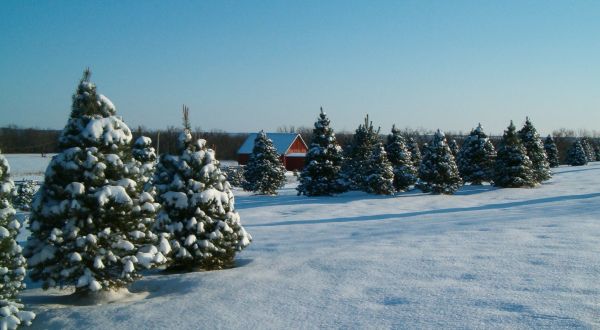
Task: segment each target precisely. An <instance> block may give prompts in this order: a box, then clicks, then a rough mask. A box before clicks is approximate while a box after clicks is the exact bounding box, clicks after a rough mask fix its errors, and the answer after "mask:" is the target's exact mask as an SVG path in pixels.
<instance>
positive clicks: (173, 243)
mask: <svg viewBox="0 0 600 330" xmlns="http://www.w3.org/2000/svg"><path fill="white" fill-rule="evenodd" d="M186 112H187V108H186V107H184V117H187V114H185V113H186ZM177 150H178V153H177V155H161V156H160V161H159V164H158V166H157V169H156V174H155V177H154V180H153V181H154V183H155V186H156V189H157V195H158V198H157V200H158V201H159V202H160V204H161V210H160V212H159V214H158V216H157V221H156V231H157V232H158V233H159V234H160V235H161V236H162V237H168V239H169V242H170V248H172V251H171V252H170V253H169V254H168V258H169V263H168V264H169V266H170V267H172V268H185V269H193V268H196V267H198V268H203V269H222V268H227V267H231V266H233V259H234V257H235V254H236V253H237V252H239V251H241V250H242V249H244V248H245V247H246V246H248V245H249V244H250V241H251V240H252V237H251V236H250V235H249V234H248V233H247V232H246V230H245V229H244V227H242V224H241V221H240V216H239V214H238V213H237V212H236V211H235V209H234V196H233V193H232V191H231V186H230V185H229V182H227V179H226V177H225V175H224V174H223V173H222V172H221V169H220V166H219V161H217V159H216V157H215V152H214V151H213V150H212V149H208V148H207V147H206V141H205V140H203V139H198V140H195V139H193V138H192V135H191V132H190V129H189V126H188V125H185V124H184V130H183V132H182V133H181V134H180V135H179V139H178V143H177Z"/></svg>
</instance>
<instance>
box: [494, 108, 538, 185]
mask: <svg viewBox="0 0 600 330" xmlns="http://www.w3.org/2000/svg"><path fill="white" fill-rule="evenodd" d="M532 166H533V165H532V163H531V160H529V157H527V150H525V147H524V146H523V143H522V142H521V139H520V138H519V136H518V134H517V132H516V128H515V125H514V124H513V122H512V120H511V121H510V125H509V126H508V129H507V130H506V131H504V135H503V136H502V141H500V144H499V146H498V151H497V155H496V163H495V165H494V185H495V186H498V187H505V188H519V187H533V186H535V184H536V182H537V181H536V179H535V176H534V173H533V170H532Z"/></svg>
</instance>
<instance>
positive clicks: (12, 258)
mask: <svg viewBox="0 0 600 330" xmlns="http://www.w3.org/2000/svg"><path fill="white" fill-rule="evenodd" d="M13 189H14V183H13V181H12V180H11V179H10V167H9V165H8V162H7V161H6V158H4V156H3V155H2V154H0V274H2V277H1V278H0V311H1V313H0V329H16V328H17V326H18V325H21V324H23V325H30V324H31V321H32V320H33V318H34V317H35V314H34V313H32V312H27V311H22V310H21V309H22V308H23V307H24V306H23V305H22V304H21V303H20V301H19V299H18V298H17V295H18V294H19V292H20V291H21V290H23V289H24V288H25V283H23V279H24V278H25V266H26V261H25V258H24V257H23V255H22V253H21V250H22V249H21V247H20V246H19V244H17V241H16V237H17V235H18V234H19V228H20V227H21V224H20V223H19V221H17V219H16V218H15V210H14V209H13V207H12V205H11V203H10V200H11V194H12V192H13Z"/></svg>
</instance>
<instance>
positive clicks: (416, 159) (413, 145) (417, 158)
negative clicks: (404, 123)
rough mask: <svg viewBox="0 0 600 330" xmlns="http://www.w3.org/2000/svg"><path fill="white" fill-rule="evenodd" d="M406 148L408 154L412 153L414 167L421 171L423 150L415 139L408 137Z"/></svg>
mask: <svg viewBox="0 0 600 330" xmlns="http://www.w3.org/2000/svg"><path fill="white" fill-rule="evenodd" d="M406 148H407V149H408V152H410V159H411V160H412V163H413V166H414V167H415V169H417V170H418V169H419V166H421V150H420V149H419V143H418V142H417V140H416V139H415V138H413V137H410V136H409V137H408V138H407V139H406Z"/></svg>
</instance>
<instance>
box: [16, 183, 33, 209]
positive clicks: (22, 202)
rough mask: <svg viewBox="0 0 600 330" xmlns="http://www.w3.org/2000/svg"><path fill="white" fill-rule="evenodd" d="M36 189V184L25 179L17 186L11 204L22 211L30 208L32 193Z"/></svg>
mask: <svg viewBox="0 0 600 330" xmlns="http://www.w3.org/2000/svg"><path fill="white" fill-rule="evenodd" d="M37 190H38V186H37V184H36V183H35V181H33V180H27V181H24V182H22V183H21V184H19V185H18V186H17V193H16V195H15V197H14V200H13V204H14V206H15V207H16V208H18V209H19V210H23V211H29V210H30V209H31V202H32V201H33V195H35V193H36V192H37Z"/></svg>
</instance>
